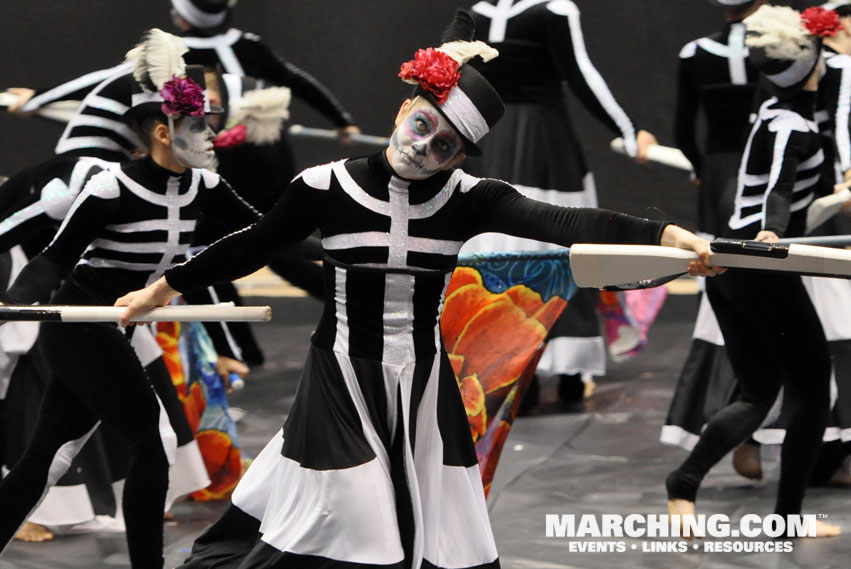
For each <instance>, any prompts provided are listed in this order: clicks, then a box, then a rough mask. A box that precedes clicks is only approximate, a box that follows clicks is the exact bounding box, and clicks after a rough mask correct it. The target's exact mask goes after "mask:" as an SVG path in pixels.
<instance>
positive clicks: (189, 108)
mask: <svg viewBox="0 0 851 569" xmlns="http://www.w3.org/2000/svg"><path fill="white" fill-rule="evenodd" d="M160 95H162V97H163V99H165V102H163V104H162V111H163V113H165V114H166V115H171V116H180V115H189V116H193V117H197V116H201V115H203V114H204V90H203V89H201V86H200V85H198V83H196V82H195V81H193V80H192V79H189V78H188V77H176V76H175V77H172V79H171V81H167V82H166V83H165V84H164V85H163V88H162V89H160Z"/></svg>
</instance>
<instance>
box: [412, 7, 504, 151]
mask: <svg viewBox="0 0 851 569" xmlns="http://www.w3.org/2000/svg"><path fill="white" fill-rule="evenodd" d="M474 31H475V28H474V24H473V18H472V16H471V15H470V13H469V12H467V11H466V10H463V9H460V8H459V9H458V10H457V11H456V12H455V18H454V19H453V21H452V23H451V24H450V25H449V27H448V28H447V29H446V31H444V33H443V36H442V38H441V40H442V42H443V43H442V45H441V46H440V47H438V48H428V49H421V50H419V51H417V53H416V54H415V55H414V59H412V60H411V61H408V62H406V63H404V64H402V69H401V71H400V72H399V77H401V78H402V79H403V80H405V81H406V82H408V83H412V84H415V85H416V87H415V88H414V92H413V95H414V96H420V97H423V98H425V99H426V100H428V101H429V102H430V103H431V104H432V105H433V106H434V107H435V108H436V109H437V110H438V111H439V112H440V113H441V114H442V115H443V116H444V117H445V118H446V120H448V121H449V122H450V124H452V126H453V127H454V128H455V130H456V131H457V132H458V134H459V135H460V136H461V138H462V139H463V140H464V142H465V146H466V152H467V154H469V155H472V156H477V155H479V154H481V149H479V147H478V146H476V143H477V142H478V141H479V140H481V139H482V137H484V136H485V134H487V133H488V131H490V129H491V127H493V125H495V124H496V123H497V122H498V121H499V119H500V118H502V115H503V113H504V112H505V107H504V105H503V103H502V99H500V97H499V95H498V94H497V93H496V91H495V90H494V88H493V87H492V86H491V84H490V83H488V82H487V80H486V79H485V78H484V77H483V76H482V75H481V74H480V73H479V72H478V71H476V70H475V69H473V68H472V67H471V66H469V65H466V63H467V61H469V60H470V59H472V58H473V57H475V56H479V57H481V58H482V59H483V60H485V61H489V60H490V59H492V58H494V57H496V56H497V55H498V53H497V51H496V50H495V49H493V48H492V47H490V46H488V45H487V44H485V43H483V42H481V41H472V39H473V35H474Z"/></svg>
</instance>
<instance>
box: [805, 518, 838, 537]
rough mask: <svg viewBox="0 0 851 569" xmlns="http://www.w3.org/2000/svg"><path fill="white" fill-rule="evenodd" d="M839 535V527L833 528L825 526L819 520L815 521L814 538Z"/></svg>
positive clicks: (829, 525) (828, 525)
mask: <svg viewBox="0 0 851 569" xmlns="http://www.w3.org/2000/svg"><path fill="white" fill-rule="evenodd" d="M840 533H842V528H840V527H839V526H835V525H833V524H826V523H824V522H823V521H821V520H816V535H815V537H836V536H837V535H839V534H840ZM807 537H810V536H807Z"/></svg>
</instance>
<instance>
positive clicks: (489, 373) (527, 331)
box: [441, 267, 567, 441]
mask: <svg viewBox="0 0 851 569" xmlns="http://www.w3.org/2000/svg"><path fill="white" fill-rule="evenodd" d="M565 306H567V302H566V301H565V300H564V299H562V298H560V297H553V298H551V299H550V300H548V301H546V302H544V301H543V300H542V298H541V295H540V294H538V293H537V292H535V291H533V290H532V289H530V288H529V287H527V286H525V285H515V286H513V287H511V288H509V289H508V290H506V291H505V292H501V293H493V292H490V291H489V290H488V289H487V288H485V286H484V285H483V283H482V279H481V276H480V275H479V273H478V271H476V270H475V269H472V268H469V267H459V268H457V269H456V270H455V273H454V274H453V276H452V280H451V282H450V284H449V286H448V287H447V291H446V298H445V301H444V308H443V315H442V317H441V329H442V332H443V339H444V344H445V346H446V351H447V352H448V353H449V359H450V362H451V364H452V367H453V370H454V371H455V375H456V377H457V378H460V379H459V380H458V383H459V387H460V388H461V393H462V396H463V399H464V406H465V408H466V410H467V415H468V418H469V419H470V425H471V431H472V433H473V440H474V441H475V440H478V438H479V437H480V436H482V435H483V434H484V433H485V430H486V428H487V425H486V422H487V410H486V407H485V403H486V400H485V396H487V395H489V394H491V393H495V392H498V391H503V390H504V391H507V390H508V389H510V388H511V386H512V385H513V384H514V382H516V381H517V379H518V378H519V377H520V375H521V374H522V373H523V371H524V370H525V369H526V368H527V366H528V365H529V362H530V361H531V358H532V357H533V356H534V354H535V353H536V352H537V350H538V349H539V348H540V346H541V345H542V344H543V342H544V340H545V339H546V337H547V332H548V330H549V329H550V327H551V326H552V324H553V323H554V322H555V320H556V318H558V315H559V314H560V313H561V311H562V310H563V309H564V307H565ZM480 395H481V397H480ZM480 423H481V426H480Z"/></svg>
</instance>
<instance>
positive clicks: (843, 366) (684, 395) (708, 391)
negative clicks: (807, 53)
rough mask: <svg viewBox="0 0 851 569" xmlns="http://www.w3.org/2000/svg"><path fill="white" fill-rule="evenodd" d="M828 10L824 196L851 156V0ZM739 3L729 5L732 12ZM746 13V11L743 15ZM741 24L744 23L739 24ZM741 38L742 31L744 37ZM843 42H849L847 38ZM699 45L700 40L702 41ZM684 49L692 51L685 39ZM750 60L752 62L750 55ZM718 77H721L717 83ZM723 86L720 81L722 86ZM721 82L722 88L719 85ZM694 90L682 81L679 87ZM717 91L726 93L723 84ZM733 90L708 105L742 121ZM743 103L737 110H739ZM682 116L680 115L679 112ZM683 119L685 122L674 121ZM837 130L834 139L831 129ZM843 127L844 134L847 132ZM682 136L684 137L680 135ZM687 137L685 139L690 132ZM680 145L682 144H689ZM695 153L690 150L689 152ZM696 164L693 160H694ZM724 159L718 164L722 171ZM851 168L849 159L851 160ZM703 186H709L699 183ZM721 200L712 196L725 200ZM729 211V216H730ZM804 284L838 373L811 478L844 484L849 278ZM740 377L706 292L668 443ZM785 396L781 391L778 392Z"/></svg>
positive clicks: (771, 437) (743, 449)
mask: <svg viewBox="0 0 851 569" xmlns="http://www.w3.org/2000/svg"><path fill="white" fill-rule="evenodd" d="M758 4H760V3H748V2H744V3H743V6H746V7H748V6H749V7H750V12H751V13H752V12H753V11H754V10H755V9H756V8H757V7H758ZM824 7H825V8H826V9H835V10H836V11H837V12H838V13H839V15H840V16H841V19H842V21H843V24H844V25H845V26H846V29H843V30H840V31H839V32H838V33H837V35H836V36H834V37H828V38H825V40H824V54H825V60H826V62H827V67H826V74H825V76H824V77H823V78H822V79H821V81H820V82H819V91H818V103H817V109H818V110H817V111H816V114H815V117H816V120H817V122H818V123H819V134H820V135H821V139H822V150H823V152H824V154H825V160H824V167H823V170H822V174H821V184H820V186H819V188H818V189H817V196H820V195H826V194H827V193H832V192H833V187H834V184H835V183H840V182H843V181H844V179H843V175H842V174H841V172H840V173H837V170H838V169H839V168H840V166H839V163H840V161H836V164H834V159H833V158H832V157H834V156H839V155H841V154H843V153H844V154H845V155H846V156H847V155H848V152H849V151H848V149H847V147H845V148H844V149H843V146H847V145H842V144H837V142H836V141H837V140H843V136H844V137H845V138H844V140H847V132H848V114H847V108H848V107H847V105H848V103H849V97H851V93H849V92H848V89H847V88H843V87H842V85H843V83H845V84H847V83H848V81H851V74H849V72H851V66H848V62H849V61H851V58H849V57H848V56H847V55H846V56H839V57H837V51H836V50H835V49H834V48H833V47H831V46H836V47H841V46H842V45H847V46H849V47H848V48H846V49H848V50H849V52H851V49H849V48H851V45H849V43H850V42H849V39H851V33H849V31H848V30H849V27H851V19H849V18H851V6H849V5H847V4H846V5H844V6H840V5H837V3H835V2H834V3H829V4H826V5H824ZM735 11H737V10H734V9H731V10H730V13H731V15H732V13H734V12H735ZM740 15H741V16H744V15H746V14H740ZM739 25H742V24H739ZM741 39H742V43H743V42H744V35H743V34H742V36H741ZM843 42H845V43H843ZM697 47H698V49H699V45H698V46H697ZM683 52H684V53H688V52H689V47H688V46H687V47H686V48H685V49H684V50H683ZM692 59H694V58H692ZM699 61H700V60H698V61H695V62H694V64H692V66H693V69H691V70H690V72H689V75H690V76H692V77H709V78H710V80H711V78H712V76H713V74H712V72H711V68H710V67H709V66H708V62H711V61H712V59H709V58H707V57H706V56H705V55H704V58H703V61H704V62H706V64H705V65H704V66H703V67H700V66H697V65H695V64H696V63H698V62H699ZM745 65H747V66H748V68H750V66H749V64H748V63H747V60H745ZM717 83H720V82H717ZM719 86H720V85H719ZM716 88H717V87H716ZM684 92H685V93H688V92H689V91H688V90H686V89H683V88H681V89H680V94H681V97H683V93H684ZM718 94H719V95H723V93H721V92H720V91H719V93H718ZM735 95H736V92H735V91H734V92H730V93H728V94H727V97H726V99H724V100H723V101H716V102H715V103H714V104H713V105H712V107H708V108H707V111H708V110H709V108H713V107H714V108H719V107H720V108H723V109H725V111H724V113H725V115H727V116H731V115H738V116H739V118H740V119H741V120H742V124H743V125H744V120H745V118H744V117H745V113H746V112H747V109H748V104H747V101H745V100H741V101H740V102H739V103H738V104H736V98H735ZM737 108H738V109H740V110H739V112H738V113H735V109H737ZM678 116H680V115H679V114H678ZM706 122H707V124H708V125H712V124H719V123H720V124H723V119H722V118H720V117H719V118H718V119H712V118H709V119H708V120H707V121H706ZM677 124H678V125H679V124H680V121H678V123H677ZM835 132H836V133H837V135H836V138H835V137H834V133H835ZM843 132H844V134H843ZM678 140H679V137H678ZM686 140H687V139H686ZM678 144H681V145H682V146H683V147H684V148H685V147H688V144H683V143H680V142H678ZM690 158H691V157H690ZM693 163H695V164H696V162H693ZM721 168H723V166H719V170H720V169H721ZM849 168H851V166H849ZM701 189H704V188H703V187H701ZM727 201H728V203H727V204H726V207H727V208H729V207H730V206H731V205H732V202H733V200H732V198H730V196H727ZM723 202H724V200H723V198H722V200H720V202H719V201H717V200H716V201H715V203H717V204H719V205H721V204H723ZM704 205H705V206H706V207H707V208H709V207H711V206H712V203H711V202H709V203H706V204H704ZM729 214H730V212H729V211H726V212H724V213H722V214H720V215H717V216H715V217H717V218H718V219H721V220H725V221H726V218H729ZM725 215H726V218H725ZM841 217H842V216H835V217H834V218H833V219H831V220H829V221H828V222H826V223H825V224H824V225H823V226H822V227H820V228H816V231H815V233H816V234H820V235H828V234H837V233H841V234H844V233H847V232H845V231H842V230H841V229H840V227H841V225H839V224H837V223H835V222H836V221H839V223H840V224H841V223H842V221H843V220H842V219H841ZM711 227H713V226H712V225H710V226H709V228H710V229H709V231H710V233H713V234H716V233H718V232H719V231H718V230H717V229H716V230H714V231H713V230H711ZM802 280H803V282H804V286H805V287H806V288H807V292H808V293H809V295H810V298H811V299H812V301H813V304H814V306H815V309H816V312H817V313H818V315H819V320H820V321H821V323H822V327H823V328H824V331H825V334H826V336H827V339H828V341H829V346H830V351H831V359H832V362H833V375H832V379H831V393H832V394H834V393H835V394H837V395H836V396H834V395H832V396H831V403H832V410H831V418H830V423H829V424H828V428H827V429H826V431H825V435H824V441H825V443H824V444H823V446H822V450H821V453H820V454H819V459H818V461H817V462H816V466H815V468H814V470H813V476H812V480H811V484H814V485H819V484H826V483H829V484H847V483H848V482H849V481H851V474H849V473H848V471H847V470H846V469H845V468H843V466H842V461H843V459H844V458H845V456H847V455H848V450H847V449H848V444H849V443H848V442H844V443H843V441H847V440H848V439H849V437H851V429H849V424H851V423H849V421H851V412H850V411H849V410H848V404H847V397H848V396H847V393H848V392H849V390H851V388H849V387H848V386H849V380H848V374H849V373H851V358H849V354H848V350H849V345H851V341H849V339H848V338H849V337H851V336H849V334H851V328H849V322H851V319H849V318H848V317H847V315H846V310H845V307H846V306H851V283H848V282H847V281H844V280H841V279H824V278H815V277H803V278H802ZM736 386H737V383H736V378H735V375H734V374H733V371H732V368H731V367H730V363H729V359H728V358H727V354H726V350H725V349H724V340H723V337H722V335H721V331H720V329H719V328H718V323H717V320H716V319H715V315H714V313H713V312H712V309H711V306H710V305H709V302H708V300H707V299H706V295H705V293H704V295H703V296H702V298H701V305H700V310H699V313H698V320H697V323H696V325H695V331H694V339H693V342H692V347H691V351H690V353H689V356H688V359H687V360H686V363H685V365H684V366H683V370H682V373H681V375H680V377H679V379H678V383H677V388H676V390H675V393H674V398H673V400H672V401H671V407H670V409H669V412H668V418H667V420H666V424H665V426H664V427H663V428H662V434H661V437H660V438H661V440H662V442H663V443H666V444H672V445H678V446H681V447H682V448H684V449H685V450H688V451H690V450H691V449H692V448H693V447H694V445H695V443H696V442H697V440H698V439H699V437H700V432H701V431H702V430H703V427H704V425H705V424H706V422H707V421H708V420H709V419H710V418H711V417H712V416H713V415H714V414H715V413H716V412H717V411H719V410H720V409H721V408H723V407H724V406H725V405H726V404H727V403H729V402H731V401H734V400H735V399H736V398H737V397H738V395H739V393H738V391H737V390H736ZM781 400H782V397H781ZM779 403H780V402H778V403H776V404H775V407H774V411H775V412H772V413H770V416H773V418H771V417H770V418H769V419H768V420H767V423H768V425H767V427H765V428H760V429H759V430H758V431H756V433H755V434H754V436H753V438H751V439H749V440H748V441H747V442H746V443H744V444H743V445H741V446H740V447H738V448H737V449H736V451H735V452H734V453H733V466H734V468H735V469H736V471H737V472H738V473H739V474H741V475H742V476H745V477H748V478H755V479H759V478H761V477H762V467H761V460H760V451H759V444H760V443H759V442H757V441H761V442H766V443H776V444H779V443H780V442H782V440H783V436H784V434H785V429H784V427H783V425H784V424H785V422H786V420H787V417H786V416H785V413H784V414H782V415H781V416H780V421H779V422H775V420H776V419H777V414H778V413H780V410H781V407H780V405H779Z"/></svg>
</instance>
